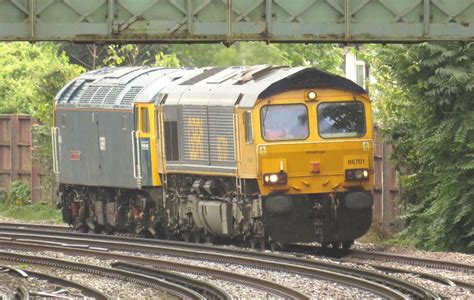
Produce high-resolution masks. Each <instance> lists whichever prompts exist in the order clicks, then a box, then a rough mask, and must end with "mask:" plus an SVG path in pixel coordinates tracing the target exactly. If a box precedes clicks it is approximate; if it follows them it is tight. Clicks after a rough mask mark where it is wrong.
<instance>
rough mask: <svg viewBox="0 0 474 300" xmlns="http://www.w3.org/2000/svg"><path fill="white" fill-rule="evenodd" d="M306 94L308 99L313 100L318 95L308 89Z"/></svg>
mask: <svg viewBox="0 0 474 300" xmlns="http://www.w3.org/2000/svg"><path fill="white" fill-rule="evenodd" d="M306 96H307V97H308V100H309V101H314V100H316V97H317V96H318V94H317V93H316V92H315V91H309V92H308V93H307V94H306Z"/></svg>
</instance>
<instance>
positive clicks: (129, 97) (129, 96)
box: [120, 86, 143, 105]
mask: <svg viewBox="0 0 474 300" xmlns="http://www.w3.org/2000/svg"><path fill="white" fill-rule="evenodd" d="M142 89H143V87H141V86H132V87H131V88H130V89H129V90H128V92H127V93H126V94H125V96H123V98H122V101H121V102H120V104H121V105H131V104H132V103H133V100H135V98H136V97H137V95H138V93H140V91H141V90H142Z"/></svg>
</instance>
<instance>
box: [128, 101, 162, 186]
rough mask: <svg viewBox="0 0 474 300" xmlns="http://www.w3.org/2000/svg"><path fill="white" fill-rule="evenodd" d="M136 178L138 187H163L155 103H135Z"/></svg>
mask: <svg viewBox="0 0 474 300" xmlns="http://www.w3.org/2000/svg"><path fill="white" fill-rule="evenodd" d="M134 119H135V130H134V132H132V135H133V136H134V139H135V143H134V151H133V152H134V153H133V155H134V166H135V170H134V177H135V179H136V180H137V186H138V187H141V186H161V180H160V176H159V174H158V153H157V148H156V140H157V134H158V132H157V128H156V120H155V106H154V104H153V103H135V106H134Z"/></svg>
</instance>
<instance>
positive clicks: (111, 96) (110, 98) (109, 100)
mask: <svg viewBox="0 0 474 300" xmlns="http://www.w3.org/2000/svg"><path fill="white" fill-rule="evenodd" d="M124 89H125V87H124V86H114V87H113V88H112V90H111V91H110V92H109V93H108V94H107V96H105V100H104V102H103V104H115V101H117V98H118V96H119V95H120V93H121V92H122V91H123V90H124Z"/></svg>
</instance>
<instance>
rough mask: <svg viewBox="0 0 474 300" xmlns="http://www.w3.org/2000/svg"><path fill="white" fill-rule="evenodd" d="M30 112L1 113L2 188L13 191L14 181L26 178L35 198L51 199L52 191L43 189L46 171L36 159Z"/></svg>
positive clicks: (36, 200) (0, 161)
mask: <svg viewBox="0 0 474 300" xmlns="http://www.w3.org/2000/svg"><path fill="white" fill-rule="evenodd" d="M36 123H37V122H36V120H34V119H33V118H32V117H31V116H28V115H0V189H3V190H4V191H5V192H9V191H10V189H11V184H12V183H13V182H14V181H23V182H25V183H26V184H27V185H28V186H29V187H30V189H31V201H32V202H33V203H36V202H40V201H49V198H50V196H51V193H50V192H48V191H43V190H42V188H41V179H42V174H41V171H40V166H39V164H38V162H37V161H35V160H33V159H32V158H33V157H34V151H35V149H34V147H33V139H32V134H31V128H32V125H33V124H36Z"/></svg>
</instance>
